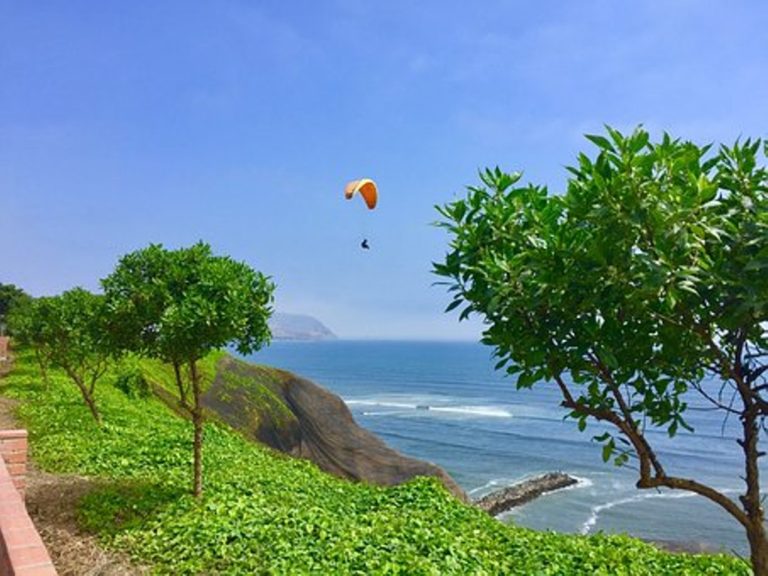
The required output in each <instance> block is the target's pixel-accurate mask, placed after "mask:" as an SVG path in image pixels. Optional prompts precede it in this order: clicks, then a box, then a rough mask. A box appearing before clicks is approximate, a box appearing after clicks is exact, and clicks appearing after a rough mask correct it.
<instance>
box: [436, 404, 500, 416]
mask: <svg viewBox="0 0 768 576" xmlns="http://www.w3.org/2000/svg"><path fill="white" fill-rule="evenodd" d="M429 410H434V411H435V412H452V413H455V414H472V415H477V416H489V417H491V418H511V417H512V413H511V412H509V411H508V410H504V409H502V408H496V407H494V406H429Z"/></svg>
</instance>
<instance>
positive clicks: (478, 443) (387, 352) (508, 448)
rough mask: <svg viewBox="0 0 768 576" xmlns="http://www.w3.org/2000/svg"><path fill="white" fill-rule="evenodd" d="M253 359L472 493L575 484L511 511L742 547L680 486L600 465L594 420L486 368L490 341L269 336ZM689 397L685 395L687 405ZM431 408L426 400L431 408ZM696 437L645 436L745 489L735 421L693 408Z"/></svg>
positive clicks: (541, 519) (683, 465)
mask: <svg viewBox="0 0 768 576" xmlns="http://www.w3.org/2000/svg"><path fill="white" fill-rule="evenodd" d="M250 360H252V361H254V362H257V363H263V364H269V365H272V366H276V367H280V368H284V369H287V370H290V371H292V372H295V373H297V374H299V375H301V376H304V377H307V378H309V379H311V380H313V381H315V382H317V383H318V384H320V385H322V386H324V387H326V388H328V389H329V390H331V391H333V392H335V393H336V394H338V395H340V396H341V397H342V398H343V399H344V400H345V402H346V403H347V405H348V406H349V408H350V409H351V411H352V413H353V414H354V417H355V419H356V420H357V422H358V423H359V424H360V425H362V426H364V427H365V428H367V429H369V430H371V431H372V432H374V433H375V434H377V435H378V436H379V437H381V438H383V439H384V440H385V441H386V442H387V443H388V444H389V445H390V446H392V447H393V448H395V449H397V450H399V451H400V452H403V453H405V454H408V455H410V456H414V457H416V458H421V459H424V460H428V461H431V462H434V463H436V464H438V465H439V466H441V467H443V468H444V469H445V470H446V471H447V472H448V473H449V474H451V476H453V477H454V478H455V479H456V481H457V482H459V484H460V485H461V486H462V487H463V488H464V489H465V490H466V491H467V492H468V493H469V494H470V495H472V496H474V497H477V496H481V495H483V494H485V493H487V492H489V491H491V490H494V489H497V488H500V487H503V486H506V485H508V484H511V483H513V482H517V481H519V480H521V479H524V478H526V477H529V476H532V475H536V474H540V473H544V472H550V471H557V470H560V471H563V472H566V473H568V474H570V475H572V476H575V477H578V478H580V480H581V481H580V482H579V484H578V485H577V486H575V487H573V488H570V489H566V490H563V491H560V492H556V493H552V494H549V495H545V496H543V497H541V498H539V499H538V500H536V501H534V502H532V503H530V504H527V505H525V506H522V507H520V508H518V509H516V510H515V511H513V512H512V513H510V514H509V515H508V516H507V518H511V519H512V520H513V521H514V522H516V523H518V524H521V525H524V526H529V527H532V528H537V529H551V530H556V531H562V532H576V533H585V534H586V533H594V532H597V531H600V530H602V531H605V532H626V533H629V534H632V535H635V536H639V537H643V538H651V539H660V540H676V541H690V542H697V543H704V544H707V545H710V546H715V547H718V548H722V549H723V550H733V551H736V552H738V553H745V552H746V540H745V538H744V536H743V531H742V529H741V527H740V526H739V525H738V524H737V523H736V522H735V521H734V520H732V519H731V518H730V516H728V515H727V514H726V513H725V512H722V511H721V510H720V509H719V507H717V506H716V505H714V504H712V503H710V502H709V501H707V500H705V499H703V498H701V497H698V496H694V495H690V494H688V493H686V492H673V491H648V490H645V491H639V490H637V489H635V487H634V483H635V481H636V472H635V471H633V470H630V469H625V468H616V467H615V466H613V465H611V464H604V463H603V462H602V459H601V450H600V445H599V444H597V443H595V442H592V441H591V438H592V436H594V435H595V434H598V433H600V432H601V429H600V428H598V427H595V426H592V427H588V428H587V430H586V431H585V432H579V431H578V429H577V427H576V424H575V422H574V421H572V420H564V419H563V416H564V411H563V410H562V409H561V408H560V407H559V406H558V402H559V398H558V395H557V393H556V390H554V389H552V388H550V387H548V385H546V384H541V385H538V386H536V387H534V389H533V390H523V391H517V390H515V387H514V383H513V381H512V380H511V379H510V378H507V377H504V376H503V375H502V374H500V373H496V372H494V371H493V365H494V361H493V360H492V359H491V356H490V349H489V348H486V347H484V346H482V345H480V344H475V343H445V342H370V341H333V342H276V343H274V344H272V345H271V346H270V347H269V348H267V349H265V350H262V351H260V352H258V353H257V354H255V355H253V356H251V357H250ZM693 404H695V401H693V402H692V405H693ZM427 407H428V408H427ZM688 419H689V421H690V423H691V424H693V426H694V428H695V430H696V433H695V434H694V435H691V434H688V433H680V434H678V436H677V437H676V438H674V439H672V440H670V439H669V438H668V437H667V435H666V434H665V433H653V432H652V433H650V436H651V438H652V442H653V443H654V444H656V445H657V446H658V447H659V449H658V451H659V454H660V458H661V460H662V463H663V464H665V466H666V469H667V472H668V473H669V474H674V475H678V476H684V477H685V476H689V477H695V478H697V479H700V480H703V481H706V482H707V483H709V484H710V485H711V486H713V487H715V488H718V489H720V490H725V491H727V492H728V493H729V494H732V495H733V497H734V498H735V497H736V496H737V495H736V492H737V491H738V490H741V488H742V484H741V481H740V480H739V474H741V464H740V460H739V448H738V446H737V445H736V443H735V442H734V440H733V439H732V436H733V428H734V425H735V424H736V422H728V423H726V425H725V427H724V426H723V421H722V416H721V415H720V414H719V413H715V412H712V411H708V410H701V409H696V408H695V407H694V409H692V410H690V411H689V417H688Z"/></svg>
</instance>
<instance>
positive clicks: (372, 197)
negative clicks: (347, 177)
mask: <svg viewBox="0 0 768 576" xmlns="http://www.w3.org/2000/svg"><path fill="white" fill-rule="evenodd" d="M355 194H359V195H360V196H362V197H363V200H365V205H366V206H368V209H369V210H373V209H374V208H376V202H377V201H378V199H379V193H378V188H377V186H376V182H374V181H373V180H371V179H369V178H362V179H361V180H352V182H348V183H347V185H346V186H345V187H344V197H345V198H346V199H347V200H350V199H352V198H353V197H354V196H355Z"/></svg>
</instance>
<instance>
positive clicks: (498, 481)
mask: <svg viewBox="0 0 768 576" xmlns="http://www.w3.org/2000/svg"><path fill="white" fill-rule="evenodd" d="M514 483H515V480H512V479H510V478H494V479H493V480H488V482H486V483H485V484H483V485H482V486H478V487H477V488H472V490H470V491H469V492H468V494H469V495H473V494H477V493H479V492H483V491H484V490H488V489H489V488H495V487H496V486H509V485H511V484H514Z"/></svg>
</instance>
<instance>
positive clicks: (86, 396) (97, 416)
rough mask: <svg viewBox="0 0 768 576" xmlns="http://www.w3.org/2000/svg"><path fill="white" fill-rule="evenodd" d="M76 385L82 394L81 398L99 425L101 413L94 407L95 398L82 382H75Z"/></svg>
mask: <svg viewBox="0 0 768 576" xmlns="http://www.w3.org/2000/svg"><path fill="white" fill-rule="evenodd" d="M77 387H78V388H80V393H81V394H82V395H83V400H85V403H86V404H87V405H88V409H89V410H90V411H91V414H92V415H93V418H94V419H95V420H96V424H98V425H99V426H101V414H99V411H98V409H97V408H96V400H94V398H93V394H89V393H88V389H87V388H86V387H85V384H83V383H82V382H77Z"/></svg>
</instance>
